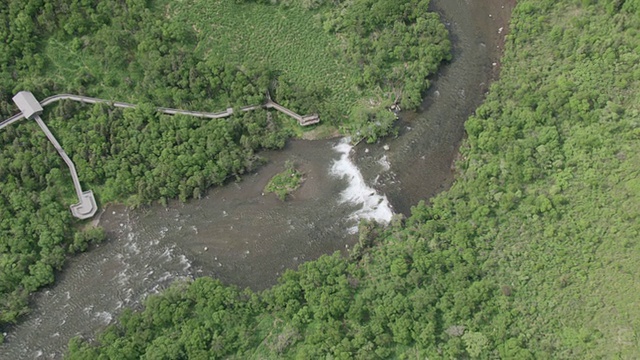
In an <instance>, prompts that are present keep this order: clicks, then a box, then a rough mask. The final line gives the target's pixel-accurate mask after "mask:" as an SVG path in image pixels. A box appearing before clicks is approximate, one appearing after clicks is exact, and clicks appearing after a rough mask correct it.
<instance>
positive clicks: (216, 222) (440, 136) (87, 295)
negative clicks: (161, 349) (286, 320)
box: [0, 0, 513, 359]
mask: <svg viewBox="0 0 640 360" xmlns="http://www.w3.org/2000/svg"><path fill="white" fill-rule="evenodd" d="M432 5H433V8H434V10H436V11H438V12H439V13H440V14H441V15H442V18H443V20H444V21H445V22H446V23H447V26H448V28H449V30H450V32H451V34H452V40H453V43H454V60H453V61H452V62H451V63H450V64H448V65H446V66H444V68H443V69H442V71H441V72H440V73H439V74H438V76H437V77H436V78H435V79H434V83H433V86H432V88H431V90H430V91H429V93H428V94H427V97H426V99H425V101H424V104H423V108H422V110H421V111H420V112H418V113H409V114H404V113H403V114H401V120H400V122H399V126H400V134H401V135H400V136H399V137H398V138H395V139H386V140H384V141H382V142H381V143H379V144H374V145H359V146H358V147H357V148H356V149H352V148H351V146H349V145H348V144H347V143H346V142H345V141H344V140H343V139H335V140H324V141H292V142H290V143H289V144H288V145H287V147H286V148H285V149H284V150H282V151H277V152H265V153H263V154H261V155H262V156H263V157H265V158H266V159H268V163H267V164H266V165H265V166H263V167H262V168H260V169H259V170H258V171H257V172H255V173H253V174H249V175H246V176H245V177H244V178H243V179H242V180H241V181H239V182H233V183H231V184H229V185H226V186H224V187H221V188H216V189H212V190H211V191H209V193H208V194H207V195H206V196H205V197H203V198H202V199H200V200H194V201H191V202H189V203H187V204H180V203H171V204H169V206H168V207H162V206H152V207H150V208H147V209H143V210H136V211H129V210H127V209H125V208H124V207H122V206H110V207H108V208H107V209H106V210H105V211H104V212H103V213H102V214H101V216H100V224H101V225H102V226H104V227H105V229H107V231H108V235H109V236H108V240H107V241H106V242H105V243H103V244H101V245H100V246H98V247H96V248H94V249H92V250H90V251H89V252H87V253H84V254H81V255H79V256H76V257H74V258H73V259H71V260H70V261H69V262H68V265H67V266H66V268H65V269H64V271H62V272H61V274H59V276H58V279H57V280H56V284H55V285H54V286H52V287H50V288H48V289H45V290H42V291H40V292H39V293H38V294H36V295H35V297H34V299H33V305H34V306H33V311H32V313H31V314H30V315H29V316H28V317H27V318H26V319H25V320H24V321H23V322H22V323H21V324H20V325H18V326H16V327H14V328H12V329H10V332H9V333H8V334H7V338H6V342H5V344H3V345H0V359H35V358H40V359H50V358H51V359H57V358H61V357H62V355H63V354H64V351H65V348H66V345H67V343H68V341H69V339H70V338H71V337H74V336H78V335H80V336H84V337H87V338H91V337H92V336H93V334H94V333H95V332H96V331H97V330H99V329H101V328H103V327H104V326H105V325H107V324H109V323H111V322H112V321H113V319H114V317H115V316H117V314H118V313H119V312H120V311H121V309H123V308H124V307H134V308H136V307H139V306H140V304H141V302H142V300H143V299H144V298H145V297H146V296H148V295H149V294H153V293H156V292H158V291H160V290H161V289H163V288H164V287H166V286H167V285H168V284H170V283H171V282H172V281H175V280H177V279H181V278H193V277H197V276H213V277H216V278H219V279H221V280H222V281H223V282H225V283H228V284H235V285H238V286H240V287H250V288H252V289H254V290H261V289H265V288H267V287H269V286H271V285H272V284H274V283H275V282H276V279H277V277H278V276H279V274H281V273H282V272H283V271H284V270H285V269H290V268H296V267H297V266H298V265H299V264H301V263H303V262H305V261H308V260H312V259H316V258H318V257H319V256H321V255H322V254H327V253H333V252H335V251H342V252H345V251H346V250H347V249H348V248H349V247H350V246H351V245H352V244H353V243H354V242H355V236H356V235H355V234H354V230H355V228H356V225H357V221H358V219H360V218H374V219H378V220H380V221H388V220H389V219H390V217H391V215H392V213H393V212H396V213H405V214H407V213H408V212H409V209H410V206H412V205H414V204H415V203H417V201H418V200H420V199H425V200H427V199H428V198H429V197H431V196H433V195H434V194H436V193H437V192H439V191H441V190H443V189H445V188H446V187H448V186H449V184H450V183H451V181H452V179H453V174H452V170H451V165H452V162H453V159H454V158H455V156H456V154H457V147H458V144H459V143H460V141H461V139H462V137H463V134H464V128H463V124H464V121H465V120H466V118H467V117H468V116H469V115H470V114H471V113H472V112H473V110H474V109H475V108H476V107H477V106H478V105H479V104H480V102H481V101H482V98H483V95H484V93H485V92H486V91H487V89H488V83H489V81H490V80H491V79H492V78H494V77H495V75H496V73H497V69H498V67H499V64H498V57H499V54H500V50H501V49H500V48H499V47H500V46H502V40H503V37H504V34H505V32H506V22H507V21H508V18H509V14H510V11H511V9H512V7H513V0H487V1H481V0H456V1H454V0H433V1H432ZM500 28H503V29H502V30H501V31H500V30H499V29H500ZM494 63H495V64H494ZM385 145H386V146H388V148H389V150H384V147H385ZM286 160H293V161H294V162H295V163H296V164H297V165H298V166H299V167H300V168H301V169H302V170H303V172H304V173H305V174H306V178H307V180H306V181H305V183H304V184H303V186H302V187H301V188H300V190H298V191H297V192H296V193H295V194H294V196H293V197H292V198H291V199H290V200H288V201H287V202H284V203H283V202H281V201H279V200H278V199H277V198H276V197H275V196H274V195H273V194H265V195H263V188H264V186H265V185H266V183H267V182H268V180H269V179H270V178H271V177H272V176H273V175H274V174H276V173H277V172H279V171H281V170H282V169H283V167H284V162H285V161H286Z"/></svg>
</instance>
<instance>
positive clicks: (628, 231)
mask: <svg viewBox="0 0 640 360" xmlns="http://www.w3.org/2000/svg"><path fill="white" fill-rule="evenodd" d="M511 29H512V33H511V35H509V37H508V39H507V43H506V46H507V50H506V53H505V56H504V59H503V61H502V66H503V67H502V75H501V79H500V80H499V81H498V82H497V83H495V84H493V85H492V87H491V90H490V93H489V95H488V98H487V99H486V102H485V104H484V105H482V106H481V107H480V108H479V109H478V110H477V112H476V114H475V115H474V116H472V117H471V119H470V120H469V121H468V122H467V124H466V129H467V132H468V134H469V138H468V140H467V141H466V142H465V143H464V145H463V146H462V149H461V152H462V158H461V160H460V161H459V163H458V169H459V174H458V177H457V181H456V183H455V184H454V185H453V187H452V188H451V189H450V190H449V191H447V192H445V193H443V194H441V195H439V196H437V197H436V198H435V199H433V201H432V205H431V206H429V207H427V206H424V205H418V206H416V207H415V208H414V209H413V214H412V216H411V217H409V218H408V219H407V220H406V221H405V222H404V224H401V223H398V222H396V223H395V224H394V225H392V226H391V227H390V228H388V229H380V228H378V227H376V226H375V225H372V224H363V225H362V228H361V231H360V237H361V238H360V241H359V250H358V252H357V253H356V252H354V253H353V256H352V257H351V259H344V258H342V257H340V256H339V255H338V254H335V255H332V256H324V257H322V258H320V259H319V260H317V261H312V262H308V263H305V264H303V265H302V266H301V267H300V269H299V270H297V271H288V272H286V273H285V274H284V275H283V276H282V278H281V279H280V282H279V284H278V285H276V286H274V287H273V288H271V289H269V290H267V291H264V292H262V293H259V294H256V293H252V292H248V291H240V290H238V289H236V288H234V287H229V286H223V285H221V284H220V283H219V282H217V281H215V280H212V279H209V278H201V279H197V280H195V281H194V282H193V283H191V284H177V285H176V286H175V287H173V288H171V289H169V290H168V291H166V292H165V293H164V294H162V295H159V296H153V297H151V298H149V299H148V301H147V303H146V308H145V310H144V311H141V312H131V311H127V312H126V313H125V314H124V315H122V316H121V317H120V319H119V321H118V323H117V324H115V325H113V326H110V327H109V328H108V329H107V330H106V331H105V332H104V333H102V334H101V335H100V336H98V338H97V339H96V341H95V342H94V343H91V344H89V343H84V342H81V341H79V340H73V341H72V342H71V344H70V349H69V358H71V359H82V358H96V357H98V356H100V355H102V356H107V357H111V358H121V357H125V356H131V357H138V356H147V357H153V356H160V355H163V356H167V357H170V358H192V357H230V358H262V357H271V358H276V357H277V358H317V357H340V358H349V357H354V358H362V359H371V358H392V357H398V358H413V357H419V358H424V357H428V358H472V359H476V358H477V359H487V358H505V359H534V358H554V359H575V358H580V359H583V358H584V359H587V358H602V357H620V358H632V357H634V356H635V355H637V354H638V352H640V349H638V343H637V341H636V339H635V336H634V334H635V329H637V328H638V326H639V325H640V324H639V321H640V320H639V319H640V314H638V311H639V310H638V306H637V297H636V294H637V293H638V290H640V289H638V282H637V281H636V276H635V273H636V272H635V269H637V268H638V267H639V265H640V264H639V262H640V258H639V257H638V256H636V255H637V254H638V250H640V249H639V246H640V244H639V243H638V241H637V239H638V234H639V233H640V221H638V220H639V216H640V205H639V204H640V188H639V186H638V178H639V175H640V174H639V173H638V169H639V168H640V155H638V154H640V141H638V140H640V127H639V126H640V125H639V124H640V108H639V107H638V103H640V102H639V100H640V84H639V83H638V79H640V76H638V75H639V74H640V67H639V66H640V65H639V64H640V61H639V60H640V59H639V58H638V57H639V55H638V51H637V49H638V48H639V47H640V43H639V42H640V36H638V35H639V32H640V2H638V1H632V0H627V1H625V2H620V1H600V2H598V3H597V4H596V3H593V2H585V1H582V2H575V1H569V0H567V1H548V0H545V1H540V0H521V1H519V2H518V5H517V7H516V9H515V12H514V15H513V19H512V24H511Z"/></svg>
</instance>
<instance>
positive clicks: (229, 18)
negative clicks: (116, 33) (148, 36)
mask: <svg viewBox="0 0 640 360" xmlns="http://www.w3.org/2000/svg"><path fill="white" fill-rule="evenodd" d="M164 6H165V13H166V14H167V17H168V18H169V19H170V20H171V21H179V22H187V23H189V24H192V27H193V29H194V30H195V32H196V33H197V45H196V46H195V50H194V51H195V53H196V54H197V55H200V56H202V57H204V58H207V57H217V58H221V59H223V60H224V61H225V62H231V63H236V64H248V63H251V64H260V65H263V66H264V67H266V68H270V69H275V71H277V72H278V73H279V74H280V76H282V77H284V78H286V79H289V80H290V81H292V82H294V83H296V84H303V86H304V87H306V88H310V89H321V88H328V89H330V91H331V94H332V95H333V96H332V99H331V101H337V102H339V103H341V104H343V105H344V107H345V108H348V106H350V105H352V104H353V103H354V102H355V101H356V100H357V99H358V98H359V97H360V96H361V94H360V93H359V91H358V90H357V89H355V88H353V87H352V86H351V84H353V82H354V81H353V79H352V78H354V77H356V76H358V74H357V72H356V69H354V68H353V67H352V66H349V64H348V63H347V61H346V59H344V58H342V57H341V56H339V47H340V43H339V41H338V39H337V38H335V37H334V36H332V35H329V34H327V33H326V32H324V31H323V30H322V28H321V26H320V24H319V21H316V19H315V18H314V14H315V13H314V12H312V11H309V10H305V9H302V8H301V7H299V6H295V5H294V6H291V7H287V8H283V7H281V6H268V5H261V4H255V3H247V4H237V3H235V2H233V1H222V0H220V1H198V0H186V1H182V2H166V3H165V5H164Z"/></svg>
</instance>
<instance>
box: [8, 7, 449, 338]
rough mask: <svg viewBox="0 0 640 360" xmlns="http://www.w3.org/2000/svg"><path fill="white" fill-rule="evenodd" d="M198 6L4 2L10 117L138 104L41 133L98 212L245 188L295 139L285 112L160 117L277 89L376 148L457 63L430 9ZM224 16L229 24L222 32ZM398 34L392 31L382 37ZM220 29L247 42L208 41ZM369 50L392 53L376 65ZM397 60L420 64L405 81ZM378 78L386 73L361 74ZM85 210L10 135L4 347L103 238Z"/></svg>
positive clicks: (79, 114)
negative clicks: (53, 99)
mask: <svg viewBox="0 0 640 360" xmlns="http://www.w3.org/2000/svg"><path fill="white" fill-rule="evenodd" d="M201 3H204V2H195V1H184V2H170V1H161V0H158V1H151V0H127V1H120V0H11V1H2V2H0V39H1V40H2V41H0V117H1V118H3V119H4V118H6V117H9V116H10V115H13V114H14V113H16V112H17V109H16V107H15V106H14V105H13V102H12V101H11V98H12V96H13V95H14V94H15V93H16V92H18V91H20V90H29V91H31V92H33V93H34V94H35V96H36V97H37V98H39V99H43V98H45V97H47V96H51V95H54V94H58V93H73V94H80V95H88V96H95V97H101V98H106V99H113V100H120V101H128V102H132V103H136V104H140V106H139V107H138V108H136V109H133V110H121V109H114V108H111V107H108V106H105V105H97V106H87V105H80V104H77V103H72V102H63V103H61V104H59V105H56V106H55V107H49V108H47V109H46V110H45V114H44V120H45V121H46V122H47V124H48V125H49V127H50V128H51V130H52V132H53V133H54V134H55V136H56V137H57V138H58V140H59V141H60V143H61V144H62V146H63V147H64V148H65V150H66V152H67V153H68V154H69V156H70V157H71V158H72V159H73V161H74V163H75V164H76V168H77V169H78V174H79V177H80V181H81V182H82V184H83V186H84V187H85V188H87V189H92V190H94V193H95V194H96V196H97V198H98V201H99V202H100V203H101V204H105V203H107V202H110V201H118V202H124V203H126V204H127V205H131V206H140V205H145V204H148V203H151V202H153V201H160V202H163V203H164V202H166V201H167V200H168V199H173V198H179V199H181V200H186V199H189V198H192V197H195V198H197V197H199V196H200V195H201V194H202V193H203V192H204V191H205V190H206V189H207V188H209V187H211V186H213V185H220V184H222V183H223V182H224V181H225V180H227V179H229V178H235V177H238V176H240V175H242V174H243V173H245V172H246V171H248V170H251V169H252V168H254V167H255V166H256V165H257V164H259V163H260V159H259V157H258V156H256V152H257V151H259V150H261V149H276V148H281V147H282V146H284V144H285V141H286V139H287V138H288V137H290V136H293V135H294V133H299V132H300V130H299V129H297V128H296V126H295V122H294V121H293V120H291V119H289V118H286V117H285V116H281V115H279V114H277V113H273V114H272V116H271V117H267V116H266V114H265V113H264V112H250V113H242V114H239V115H236V116H233V117H231V118H229V119H226V120H205V119H199V118H191V117H186V116H174V117H171V116H166V115H160V114H158V113H156V112H155V111H154V109H155V107H158V106H163V107H175V108H183V109H192V110H201V111H220V110H223V109H226V108H227V107H240V106H243V105H249V104H259V103H261V102H263V101H264V100H265V94H266V91H267V90H270V91H271V94H272V95H273V96H274V97H275V98H276V100H277V101H279V102H281V103H282V104H284V105H286V106H288V107H291V108H292V109H293V110H295V111H297V112H299V113H302V114H304V113H307V112H311V111H317V112H319V113H320V116H321V117H322V119H323V123H324V124H326V125H323V126H329V127H334V128H341V129H342V130H343V131H344V132H350V133H352V134H354V135H356V136H359V137H366V138H367V139H368V140H369V141H374V140H375V139H376V137H377V136H380V135H383V134H385V133H387V132H388V131H389V129H390V127H391V122H392V121H393V116H392V114H391V113H390V112H389V111H387V109H386V106H388V105H389V104H390V103H392V102H394V101H398V102H403V104H405V103H406V104H407V106H411V105H415V101H414V103H411V101H412V99H413V100H415V99H416V98H419V95H420V94H419V93H420V92H423V91H424V90H425V89H426V88H427V87H428V81H426V76H428V75H429V74H430V73H432V72H433V71H435V69H436V68H437V66H438V64H439V63H440V62H441V61H443V60H445V59H447V58H448V56H449V50H450V43H449V40H448V39H447V32H446V30H445V28H444V26H443V25H442V24H441V23H440V22H439V21H438V17H437V15H435V14H432V13H427V10H426V9H427V5H428V1H426V0H423V1H418V0H403V1H401V2H397V1H391V0H377V1H373V2H372V1H368V0H367V1H364V0H361V1H354V2H350V3H344V4H338V3H326V4H321V3H317V4H316V5H317V6H306V4H302V3H299V2H293V3H290V4H282V5H265V4H258V3H251V2H247V3H243V2H234V1H219V2H212V3H207V4H208V5H207V6H206V7H205V8H200V7H199V6H200V5H201ZM391 3H393V4H400V5H402V6H400V9H405V10H404V11H402V12H398V11H395V12H393V13H390V16H389V17H387V18H385V19H383V20H379V21H376V22H365V21H364V20H365V19H364V18H362V14H360V13H358V12H357V11H356V10H357V9H358V8H356V6H360V7H361V6H364V5H363V4H368V5H371V4H378V6H381V7H385V6H386V7H388V5H389V4H391ZM368 5H367V6H368ZM352 6H353V8H352ZM414 7H415V8H416V9H413V8H414ZM409 9H412V10H411V11H409ZM219 12H223V13H225V14H226V15H227V16H224V17H221V19H223V20H225V21H227V20H228V21H230V22H229V23H225V22H224V21H222V20H220V21H219V22H217V23H216V22H212V21H211V18H212V17H214V18H215V16H216V14H217V13H219ZM342 12H345V13H350V12H351V13H352V14H351V15H350V17H349V19H350V20H349V21H350V22H348V23H347V22H345V23H342V21H343V20H342V19H341V18H340V19H338V18H336V16H337V14H338V13H342ZM285 13H286V14H292V16H291V18H290V19H284V18H283V16H282V15H283V14H285ZM196 15H197V16H196ZM185 16H190V17H193V18H194V19H195V20H197V21H196V22H191V21H185ZM198 17H200V18H199V19H198ZM195 20H194V21H195ZM247 21H248V22H249V23H251V24H255V27H254V26H246V22H247ZM328 21H331V22H332V23H333V24H334V25H332V26H324V25H323V24H324V23H325V22H328ZM345 21H346V20H345ZM192 23H193V25H192ZM202 24H207V25H208V28H199V26H204V25H202ZM391 25H393V26H396V27H398V29H397V31H395V32H394V33H393V34H387V35H384V36H379V35H381V34H384V33H385V31H386V30H385V29H387V27H389V26H391ZM228 27H232V28H231V29H229V28H228ZM219 28H223V31H222V33H224V34H235V35H238V36H240V37H241V38H221V39H222V40H221V41H217V42H215V41H211V38H212V36H214V35H217V33H215V31H217V30H218V29H219ZM230 30H231V31H230ZM403 33H406V34H411V35H412V36H410V37H402V36H401V35H402V34H403ZM263 34H268V35H269V36H268V37H267V38H266V39H265V38H262V37H261V36H263ZM341 39H343V40H341ZM306 40H313V41H312V42H310V43H309V44H311V45H314V46H308V45H307V46H305V45H304V44H305V41H306ZM383 40H384V41H385V43H381V41H383ZM424 44H432V45H430V46H429V47H428V48H426V49H425V48H424V47H423V46H422V45H424ZM239 45H247V46H250V49H246V48H243V47H239ZM316 45H317V46H316ZM371 46H385V47H395V48H396V51H394V54H393V56H392V57H389V58H384V59H379V58H371V57H367V56H366V51H367V49H368V48H369V47H371ZM249 50H251V51H249ZM328 59H331V60H333V62H334V63H335V64H332V62H331V61H327V60H328ZM401 62H406V63H407V64H413V65H412V66H410V67H408V68H404V67H401V69H399V68H398V64H400V63H401ZM418 63H419V64H420V65H419V66H418V65H416V64H418ZM326 64H328V66H327V65H326ZM371 66H373V67H375V68H376V69H379V70H376V71H373V70H368V71H366V72H364V73H366V74H368V75H367V76H366V77H365V76H364V75H362V74H364V73H363V72H362V71H360V70H362V69H364V68H366V67H371ZM358 67H361V68H362V69H359V68H358ZM372 69H373V68H372ZM391 75H393V76H391ZM405 83H406V86H405V85H403V84H405ZM404 87H406V90H403V89H404ZM403 93H406V95H405V96H403ZM370 98H375V99H377V100H375V101H369V99H370ZM405 99H406V100H405ZM75 201H76V199H75V198H74V193H73V187H72V186H71V179H70V176H69V174H68V172H67V169H66V165H65V164H64V163H63V161H62V160H61V159H60V158H59V156H58V155H57V153H56V152H55V151H54V149H53V146H52V145H51V144H50V143H49V142H48V141H47V140H46V138H45V137H44V135H43V134H42V133H41V132H40V131H39V130H38V127H37V126H36V125H35V124H33V123H31V122H29V121H22V122H20V123H16V124H13V125H11V126H9V127H6V128H4V129H3V130H2V131H0V333H1V332H2V330H4V329H5V327H6V325H7V324H10V323H14V322H15V321H16V320H17V319H18V318H19V317H20V315H22V314H24V313H25V312H27V311H28V297H29V294H30V293H33V292H34V291H36V290H37V289H38V288H40V287H41V286H43V285H47V284H51V283H52V282H53V281H54V273H55V271H56V270H59V269H61V268H62V267H63V265H64V260H65V258H66V256H67V254H70V253H75V252H77V251H83V250H85V249H87V247H88V246H89V245H90V244H91V243H95V242H99V241H101V240H102V239H103V238H104V233H103V232H102V231H101V230H100V229H91V228H85V227H83V225H82V224H79V223H77V222H76V221H75V220H74V219H72V218H71V216H70V213H69V208H68V206H69V205H70V204H73V203H74V202H75ZM0 340H2V336H1V335H0Z"/></svg>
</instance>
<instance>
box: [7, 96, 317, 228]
mask: <svg viewBox="0 0 640 360" xmlns="http://www.w3.org/2000/svg"><path fill="white" fill-rule="evenodd" d="M61 100H72V101H78V102H81V103H86V104H109V105H111V106H114V107H119V108H125V109H133V108H136V107H137V105H134V104H130V103H126V102H121V101H111V100H105V99H98V98H92V97H89V96H81V95H71V94H59V95H54V96H51V97H48V98H46V99H44V100H42V101H41V102H38V101H37V100H36V98H35V97H34V96H33V94H32V93H30V92H28V91H21V92H19V93H18V94H16V96H15V97H14V98H13V101H14V102H15V103H16V105H18V107H19V108H20V111H21V112H20V113H19V114H16V115H14V116H12V117H10V118H8V119H6V120H4V121H2V122H0V130H1V129H3V128H5V127H7V126H9V125H11V124H13V123H15V122H16V121H20V120H22V119H24V118H28V119H34V120H35V121H36V122H37V123H38V126H40V129H42V131H43V132H44V133H45V135H46V136H47V139H49V141H50V142H51V143H52V144H53V146H54V147H55V148H56V151H58V154H60V157H62V159H63V160H64V162H65V163H66V164H67V166H68V167H69V171H70V172H71V179H72V180H73V186H74V188H75V191H76V196H77V197H78V203H77V204H74V205H71V213H72V214H73V216H75V217H76V218H78V219H88V218H90V217H92V216H93V215H95V213H96V211H97V210H98V205H97V204H96V199H95V197H94V196H93V192H92V191H91V190H89V191H84V192H83V191H82V187H81V186H80V180H79V179H78V173H77V172H76V167H75V165H74V164H73V161H71V159H70V158H69V156H68V155H67V153H66V152H65V151H64V149H63V148H62V146H60V143H58V140H56V138H55V137H54V136H53V134H52V133H51V131H50V130H49V128H48V127H47V125H46V124H45V123H44V121H42V119H41V118H40V114H41V113H42V111H43V109H42V107H44V106H47V105H49V104H52V103H55V102H58V101H61ZM257 109H275V110H277V111H280V112H281V113H283V114H285V115H287V116H290V117H292V118H294V119H296V120H297V121H298V123H299V124H300V126H308V125H312V124H317V123H319V122H320V117H319V116H318V115H317V114H312V115H306V116H301V115H298V114H296V113H295V112H293V111H291V110H289V109H287V108H285V107H284V106H282V105H280V104H278V103H276V102H274V101H273V100H271V95H270V94H269V93H267V101H266V103H265V104H263V105H251V106H244V107H241V108H240V111H244V112H246V111H253V110H257ZM156 110H157V111H158V112H161V113H164V114H169V115H177V114H180V115H189V116H196V117H204V118H209V119H222V118H226V117H229V116H231V115H233V108H227V109H226V110H225V111H220V112H203V111H189V110H180V109H172V108H164V107H159V108H157V109H156Z"/></svg>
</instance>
